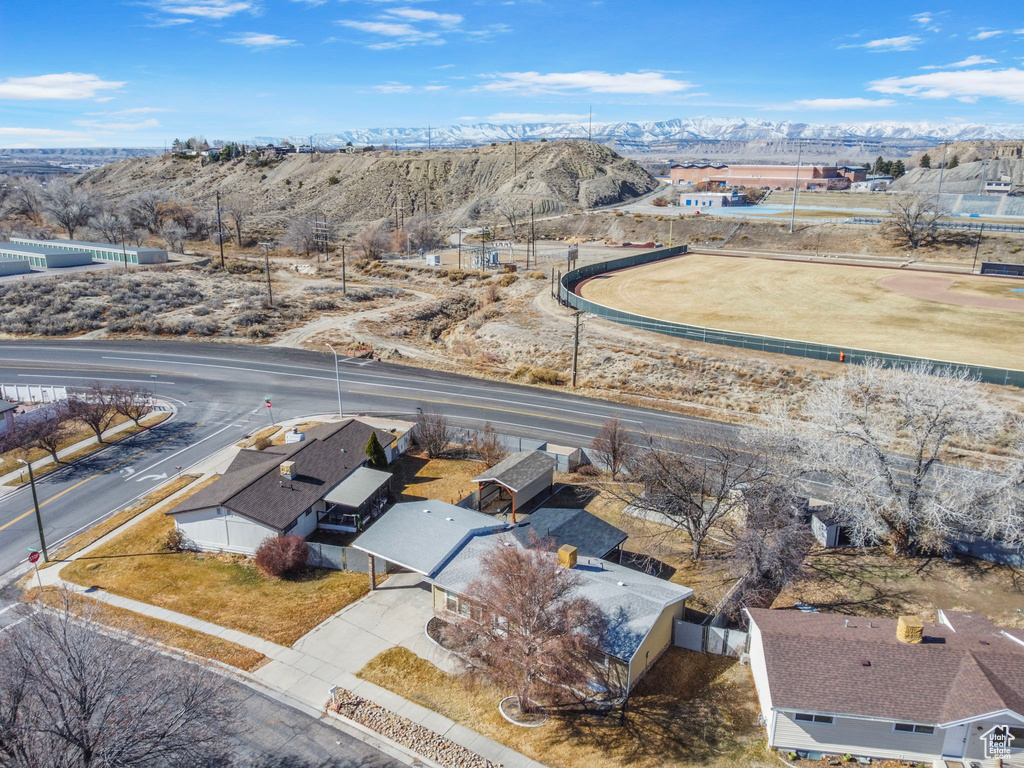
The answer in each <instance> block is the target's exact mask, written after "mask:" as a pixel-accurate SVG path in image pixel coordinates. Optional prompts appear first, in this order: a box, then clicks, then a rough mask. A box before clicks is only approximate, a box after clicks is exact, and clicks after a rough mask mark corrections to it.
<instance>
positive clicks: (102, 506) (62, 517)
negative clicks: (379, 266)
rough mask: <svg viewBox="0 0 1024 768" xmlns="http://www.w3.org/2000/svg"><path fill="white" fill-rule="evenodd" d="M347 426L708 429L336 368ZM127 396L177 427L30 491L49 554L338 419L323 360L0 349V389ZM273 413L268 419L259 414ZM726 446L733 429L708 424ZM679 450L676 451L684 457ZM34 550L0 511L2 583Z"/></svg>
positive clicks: (288, 352)
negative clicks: (88, 390) (166, 411)
mask: <svg viewBox="0 0 1024 768" xmlns="http://www.w3.org/2000/svg"><path fill="white" fill-rule="evenodd" d="M340 378H341V384H342V394H343V401H344V402H343V405H344V409H345V413H346V414H358V413H367V414H379V415H385V416H396V417H403V416H404V417H410V416H412V415H414V414H415V413H416V409H417V408H424V407H430V408H436V409H438V410H441V411H443V412H444V413H445V414H446V415H447V416H448V417H449V418H450V419H451V421H452V423H453V424H455V425H457V426H477V427H478V426H480V425H482V424H483V423H484V422H490V423H491V424H493V425H494V426H495V428H496V429H497V430H498V431H499V432H502V433H504V434H509V435H519V436H523V437H531V438H538V439H543V440H550V441H552V442H555V443H560V444H565V445H577V446H579V445H584V446H585V445H589V444H590V441H591V440H592V439H593V437H594V435H595V434H597V432H598V431H599V430H600V428H601V426H602V425H603V423H604V422H605V420H606V419H608V418H609V417H610V416H612V415H613V414H618V416H619V417H620V419H622V421H623V422H624V424H625V425H626V426H627V427H628V428H629V429H632V430H635V431H636V432H641V433H642V432H647V433H650V434H651V435H655V436H660V437H663V438H665V439H667V440H673V441H675V440H677V439H681V443H680V446H681V447H680V449H681V450H682V449H683V448H682V446H683V445H685V444H686V441H685V437H686V435H687V434H692V433H693V432H694V428H695V425H696V424H698V423H701V424H703V425H705V426H706V424H708V422H701V420H699V419H694V418H692V417H687V416H682V415H679V414H674V413H667V412H664V411H658V410H655V409H649V408H639V407H635V406H629V405H622V404H619V403H613V402H608V401H603V400H595V399H592V398H585V397H577V396H575V395H571V394H568V393H562V392H556V391H551V390H543V389H537V388H532V387H525V386H518V385H514V384H505V383H499V382H492V381H486V380H480V379H474V378H471V377H468V376H461V375H456V374H448V373H442V372H437V371H429V370H423V369H419V368H411V367H407V366H402V365H395V364H391V363H383V362H378V361H367V360H356V359H343V362H341V364H340ZM92 381H99V382H102V383H115V382H125V383H137V384H142V385H145V386H147V387H149V388H150V389H151V390H152V391H153V393H154V394H155V395H156V396H158V397H160V398H162V399H164V400H167V401H170V402H172V403H174V405H175V406H176V408H177V413H176V415H175V416H174V418H173V419H172V420H171V421H169V422H165V423H164V424H163V425H161V426H160V427H159V428H157V429H154V430H153V431H152V432H145V433H140V434H139V435H136V436H134V437H132V438H129V439H127V440H125V441H123V442H120V443H117V444H116V445H113V446H111V447H109V448H106V449H104V450H102V451H99V452H97V453H95V454H93V455H92V456H90V457H88V458H86V459H84V460H82V461H80V462H77V463H75V464H74V465H72V466H69V467H67V468H65V469H60V470H56V471H54V472H53V473H51V474H48V475H45V476H44V477H43V478H41V479H40V481H39V482H38V490H39V501H40V505H41V508H42V515H43V519H44V525H45V531H46V537H47V544H48V548H49V549H51V551H52V550H54V549H56V546H57V544H58V543H59V542H60V541H61V540H63V539H66V538H67V537H69V536H72V535H74V534H75V533H76V532H78V531H80V530H82V529H83V528H86V527H88V526H89V525H91V524H92V523H94V522H95V521H96V520H98V519H100V518H102V517H104V516H106V515H108V514H110V513H111V512H112V511H115V510H117V509H119V508H121V507H123V506H125V505H126V504H128V503H129V502H131V501H132V500H133V499H135V498H137V497H139V496H141V495H144V494H146V493H148V492H149V491H151V490H152V489H153V488H155V487H156V486H158V485H160V484H161V483H162V482H164V481H165V480H166V479H167V478H168V477H170V476H172V475H173V474H174V473H175V472H177V471H178V470H177V468H178V467H181V468H183V469H187V468H188V467H189V466H190V465H192V464H193V463H195V462H197V461H199V460H201V459H203V458H205V457H206V456H209V455H210V454H211V453H213V452H215V451H216V450H218V449H220V448H223V447H224V446H227V445H230V444H232V443H234V442H237V441H238V440H239V439H241V438H242V437H244V436H245V435H246V434H249V433H251V432H253V431H255V430H258V429H260V428H262V427H265V426H268V425H269V424H270V418H271V413H272V414H273V417H274V419H275V420H276V421H281V420H284V419H291V418H295V417H299V416H307V415H312V414H326V413H337V410H338V405H337V403H338V396H337V386H336V380H335V370H334V359H333V357H331V356H330V355H329V354H318V353H315V352H307V351H303V350H294V349H285V348H280V347H260V346H240V345H230V344H192V343H182V342H159V341H156V342H154V341H138V342H130V341H129V342H123V341H117V342H114V341H47V340H36V341H26V342H3V343H0V383H4V384H14V383H17V384H63V385H67V386H85V385H87V384H88V383H89V382H92ZM268 398H269V399H270V400H271V402H272V405H273V407H272V409H270V412H268V409H267V408H266V406H265V404H264V401H265V400H266V399H268ZM711 423H713V424H714V425H715V429H717V430H720V432H721V434H722V435H723V437H724V436H725V435H727V434H730V433H733V432H734V431H735V428H734V427H732V426H730V425H727V424H720V423H717V422H711ZM693 448H694V446H693V445H692V444H690V445H689V446H688V448H686V449H687V450H693ZM37 545H38V534H37V532H36V522H35V515H34V513H33V509H32V498H31V494H30V493H29V490H28V488H22V489H19V490H17V491H15V492H13V493H10V494H8V495H6V496H3V497H2V498H0V574H3V573H5V572H7V571H9V570H10V569H12V568H14V567H16V566H18V565H19V564H20V563H23V561H24V560H25V558H26V557H27V555H28V550H29V548H31V547H36V546H37Z"/></svg>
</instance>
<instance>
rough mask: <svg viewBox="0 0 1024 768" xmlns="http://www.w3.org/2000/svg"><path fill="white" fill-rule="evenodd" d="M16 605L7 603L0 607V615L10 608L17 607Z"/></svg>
mask: <svg viewBox="0 0 1024 768" xmlns="http://www.w3.org/2000/svg"><path fill="white" fill-rule="evenodd" d="M17 607H18V606H17V605H8V606H7V607H6V608H0V616H2V615H3V614H5V613H7V612H8V611H9V610H11V609H12V608H17Z"/></svg>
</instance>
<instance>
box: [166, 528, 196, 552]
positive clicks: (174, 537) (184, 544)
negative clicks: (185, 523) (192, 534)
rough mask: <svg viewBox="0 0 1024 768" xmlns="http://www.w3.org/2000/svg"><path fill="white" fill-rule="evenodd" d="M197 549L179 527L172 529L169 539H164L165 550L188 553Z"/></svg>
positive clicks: (168, 535)
mask: <svg viewBox="0 0 1024 768" xmlns="http://www.w3.org/2000/svg"><path fill="white" fill-rule="evenodd" d="M195 548H196V545H195V544H193V543H192V540H191V539H190V538H189V537H188V536H187V535H186V534H185V532H184V531H183V530H181V528H178V527H177V526H175V527H174V528H171V530H170V531H168V533H167V538H166V539H164V549H169V550H170V551H171V552H186V551H188V550H193V549H195Z"/></svg>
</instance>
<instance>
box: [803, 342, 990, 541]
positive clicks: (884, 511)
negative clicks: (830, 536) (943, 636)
mask: <svg viewBox="0 0 1024 768" xmlns="http://www.w3.org/2000/svg"><path fill="white" fill-rule="evenodd" d="M803 411H804V416H805V417H806V419H807V422H806V425H807V429H806V431H805V433H804V435H803V437H804V440H803V445H804V449H805V450H806V452H807V454H806V458H805V460H806V462H807V466H808V468H809V469H813V470H818V471H822V472H824V473H826V474H827V475H828V476H829V478H830V479H831V481H832V483H833V486H834V487H835V488H836V493H835V496H834V502H835V508H836V513H837V515H838V516H839V518H840V520H841V521H842V523H843V524H844V525H845V526H846V528H847V529H848V530H849V532H850V534H851V536H852V537H853V539H854V540H855V541H856V542H858V543H865V542H885V543H888V544H889V546H890V548H891V550H892V553H893V555H896V556H906V555H909V554H911V553H912V552H913V551H914V550H915V549H924V550H929V551H941V550H943V549H945V547H946V542H947V539H948V538H949V537H955V536H958V535H961V534H963V533H965V532H971V531H972V530H975V529H977V528H978V527H979V525H984V522H985V521H984V518H985V516H986V515H987V513H988V512H987V510H986V509H983V508H980V505H978V504H977V503H976V501H977V499H978V498H979V495H984V494H985V493H986V492H987V489H986V488H985V487H984V486H985V483H986V482H987V481H986V473H984V472H974V471H968V470H964V469H963V468H960V467H956V466H953V465H951V464H949V463H947V461H948V460H949V459H952V458H953V453H954V452H955V446H956V445H957V444H963V443H964V442H969V441H972V440H973V441H979V442H984V441H987V440H988V439H990V438H991V437H992V436H994V435H995V434H996V433H997V432H998V431H999V430H1000V429H1001V428H1002V427H1003V426H1004V424H1005V418H1004V415H1003V414H1002V413H1001V412H1000V411H999V410H998V409H996V408H995V407H994V406H993V405H992V404H991V403H990V401H989V398H988V397H987V396H986V394H985V392H984V391H983V390H982V389H981V388H980V387H978V385H977V384H976V382H975V381H974V380H972V379H971V377H970V376H969V374H968V373H966V372H965V371H963V370H952V369H938V370H933V369H932V368H931V367H930V366H928V365H927V364H919V365H915V366H912V367H910V368H902V369H892V368H888V369H887V368H884V367H883V366H882V364H881V363H880V362H877V361H874V362H869V363H868V364H867V365H863V366H856V367H851V368H849V369H847V371H846V372H845V373H844V374H843V375H842V376H838V377H836V378H834V379H830V380H827V381H824V382H822V383H821V384H820V385H819V386H818V387H817V388H816V390H815V391H814V392H812V394H811V396H810V397H809V398H808V399H807V401H806V403H805V405H804V409H803ZM989 477H990V476H989Z"/></svg>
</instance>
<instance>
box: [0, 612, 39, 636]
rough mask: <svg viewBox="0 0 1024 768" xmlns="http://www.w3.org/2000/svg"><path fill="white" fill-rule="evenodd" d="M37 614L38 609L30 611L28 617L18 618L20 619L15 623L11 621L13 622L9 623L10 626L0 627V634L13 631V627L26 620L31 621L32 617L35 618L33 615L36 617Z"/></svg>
mask: <svg viewBox="0 0 1024 768" xmlns="http://www.w3.org/2000/svg"><path fill="white" fill-rule="evenodd" d="M37 613H39V611H38V609H37V610H34V611H32V613H30V614H29V615H28V616H25V617H23V618H20V619H18V620H17V621H13V622H11V623H10V624H8V625H7V626H6V627H0V632H6V631H7V630H8V629H13V628H14V627H16V626H18V625H19V624H21V622H23V621H28V620H29V619H31V618H32V617H33V616H35V615H36V614H37Z"/></svg>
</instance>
